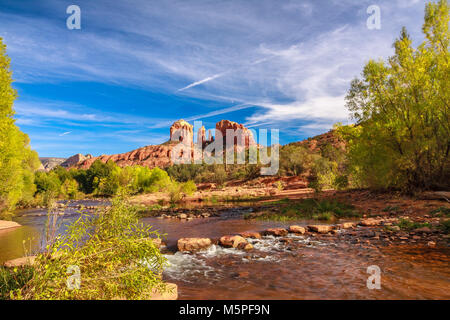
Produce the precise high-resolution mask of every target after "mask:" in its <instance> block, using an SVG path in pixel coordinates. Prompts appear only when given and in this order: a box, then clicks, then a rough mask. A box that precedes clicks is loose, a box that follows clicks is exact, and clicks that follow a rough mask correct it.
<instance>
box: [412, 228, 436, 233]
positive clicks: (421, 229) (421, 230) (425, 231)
mask: <svg viewBox="0 0 450 320" xmlns="http://www.w3.org/2000/svg"><path fill="white" fill-rule="evenodd" d="M414 232H418V233H432V232H433V231H432V230H431V229H430V228H428V227H422V228H418V229H414Z"/></svg>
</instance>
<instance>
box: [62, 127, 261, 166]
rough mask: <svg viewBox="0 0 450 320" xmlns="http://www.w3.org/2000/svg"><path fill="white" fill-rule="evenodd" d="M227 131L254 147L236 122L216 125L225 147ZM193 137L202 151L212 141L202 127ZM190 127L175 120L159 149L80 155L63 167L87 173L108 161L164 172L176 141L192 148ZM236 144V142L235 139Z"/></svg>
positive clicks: (156, 147)
mask: <svg viewBox="0 0 450 320" xmlns="http://www.w3.org/2000/svg"><path fill="white" fill-rule="evenodd" d="M227 129H233V130H237V129H241V130H242V131H241V133H242V134H244V136H245V146H246V147H248V146H253V145H256V143H255V140H254V139H253V135H252V133H251V131H249V130H248V129H247V128H245V127H244V126H243V125H242V124H238V123H236V122H232V121H228V120H222V121H220V122H218V123H217V124H216V130H219V131H220V132H223V135H224V143H226V136H225V134H226V130H227ZM197 135H198V136H197V137H198V138H199V139H201V141H202V142H204V144H203V147H204V146H205V145H206V144H208V143H211V142H213V141H214V138H213V137H212V135H211V132H209V137H208V140H206V139H205V136H206V130H205V128H204V127H202V128H200V130H199V131H198V133H197ZM193 136H194V135H193V126H192V125H191V124H189V123H188V122H186V121H185V120H178V121H176V122H175V123H174V124H173V125H172V126H171V127H170V140H169V141H168V142H166V143H163V144H161V145H154V146H146V147H142V148H139V149H136V150H133V151H130V152H125V153H121V154H113V155H101V156H99V157H92V156H90V155H88V156H86V157H85V156H83V155H81V154H78V155H75V156H72V157H70V158H69V159H67V161H66V163H67V167H77V168H83V169H87V168H89V167H90V166H91V165H92V163H94V161H95V160H100V161H102V162H104V163H106V162H108V161H109V160H111V161H114V162H115V163H116V164H117V165H119V166H121V167H125V166H132V165H141V166H146V167H149V168H154V167H160V168H164V167H167V166H170V165H172V164H173V163H172V152H173V149H174V147H175V146H176V145H177V144H178V142H179V141H183V142H186V143H188V144H189V143H190V144H191V145H192V146H193ZM235 140H236V141H237V138H236V139H235ZM193 157H194V148H192V151H191V159H192V158H193Z"/></svg>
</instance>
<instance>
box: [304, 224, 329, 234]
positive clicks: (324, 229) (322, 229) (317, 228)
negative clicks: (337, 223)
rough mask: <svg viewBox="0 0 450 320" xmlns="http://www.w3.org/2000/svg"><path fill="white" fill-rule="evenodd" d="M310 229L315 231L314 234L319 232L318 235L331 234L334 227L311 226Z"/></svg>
mask: <svg viewBox="0 0 450 320" xmlns="http://www.w3.org/2000/svg"><path fill="white" fill-rule="evenodd" d="M308 229H309V230H311V231H313V232H317V233H328V232H331V230H333V226H329V225H311V226H308Z"/></svg>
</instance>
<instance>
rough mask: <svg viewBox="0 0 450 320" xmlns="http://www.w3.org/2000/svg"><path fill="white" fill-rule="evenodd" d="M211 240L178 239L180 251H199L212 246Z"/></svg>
mask: <svg viewBox="0 0 450 320" xmlns="http://www.w3.org/2000/svg"><path fill="white" fill-rule="evenodd" d="M211 244H212V242H211V239H209V238H181V239H178V242H177V247H178V250H179V251H191V252H193V251H198V250H202V249H206V248H208V247H209V246H211Z"/></svg>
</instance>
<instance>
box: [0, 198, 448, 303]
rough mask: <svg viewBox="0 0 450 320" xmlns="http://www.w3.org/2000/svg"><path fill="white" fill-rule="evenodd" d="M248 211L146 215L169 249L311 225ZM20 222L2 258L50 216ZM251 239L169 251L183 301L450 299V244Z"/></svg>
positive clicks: (0, 243) (2, 245)
mask: <svg viewBox="0 0 450 320" xmlns="http://www.w3.org/2000/svg"><path fill="white" fill-rule="evenodd" d="M94 204H97V203H94ZM87 205H91V204H87ZM246 211H248V209H243V210H236V209H231V208H230V209H229V210H228V211H226V212H225V213H224V214H222V215H221V216H220V217H213V218H207V219H194V220H191V221H179V220H175V219H159V218H154V217H145V216H144V217H143V218H142V220H143V221H144V222H145V223H147V224H150V225H152V226H153V227H154V229H157V230H159V231H160V233H163V234H165V235H166V238H165V239H164V242H166V243H167V245H168V247H169V248H173V247H174V246H175V245H176V241H177V239H179V238H181V237H211V238H217V237H220V236H222V235H226V234H236V233H239V232H243V231H257V230H262V229H265V228H268V227H276V226H287V225H289V224H293V223H295V224H300V225H306V224H308V223H310V221H296V222H290V223H281V222H264V221H255V220H244V219H243V218H242V214H243V213H245V212H246ZM41 214H42V215H41ZM76 217H78V215H77V213H76V209H75V208H73V207H69V209H68V210H67V211H66V214H65V215H64V216H62V217H61V218H60V219H61V220H60V222H62V226H61V227H60V229H59V231H60V232H64V224H67V223H68V222H70V221H73V220H74V219H75V218H76ZM15 220H16V221H17V222H19V223H20V224H22V225H23V227H21V228H15V229H11V230H5V231H2V232H0V263H1V262H3V261H5V260H7V259H12V258H17V257H20V256H22V255H23V253H24V248H23V244H22V241H23V240H26V241H25V243H26V246H27V247H28V248H29V249H28V250H30V249H31V250H36V249H37V248H38V247H39V245H40V243H41V240H40V237H41V234H42V231H43V230H44V228H45V222H46V220H47V218H46V216H45V215H44V211H43V210H27V211H23V212H21V213H19V215H18V216H17V217H16V219H15ZM29 238H30V239H32V238H34V240H31V241H28V240H27V239H29ZM249 241H250V242H251V243H252V244H253V246H254V250H252V251H251V252H245V251H242V250H236V249H226V248H221V247H219V246H216V245H213V246H211V247H210V248H209V249H207V250H204V251H201V252H198V253H195V254H184V253H181V252H177V253H175V254H172V253H169V254H166V255H165V256H166V258H167V259H168V266H167V267H166V269H165V271H164V277H165V279H166V280H167V281H170V282H175V283H176V284H177V285H178V293H179V298H180V299H450V250H449V248H448V247H447V248H424V247H416V246H413V245H402V246H386V247H375V246H368V245H363V244H359V243H358V244H351V243H348V242H345V241H339V240H335V239H334V238H329V239H328V238H327V239H321V240H318V239H316V238H310V237H308V236H297V235H289V236H287V237H285V238H284V239H280V238H275V237H270V236H268V237H263V239H261V240H256V239H250V240H249ZM371 265H377V266H379V267H380V269H381V271H382V273H381V289H380V290H369V289H368V288H367V285H366V282H367V279H368V277H369V276H370V275H369V274H368V273H367V267H368V266H371Z"/></svg>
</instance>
